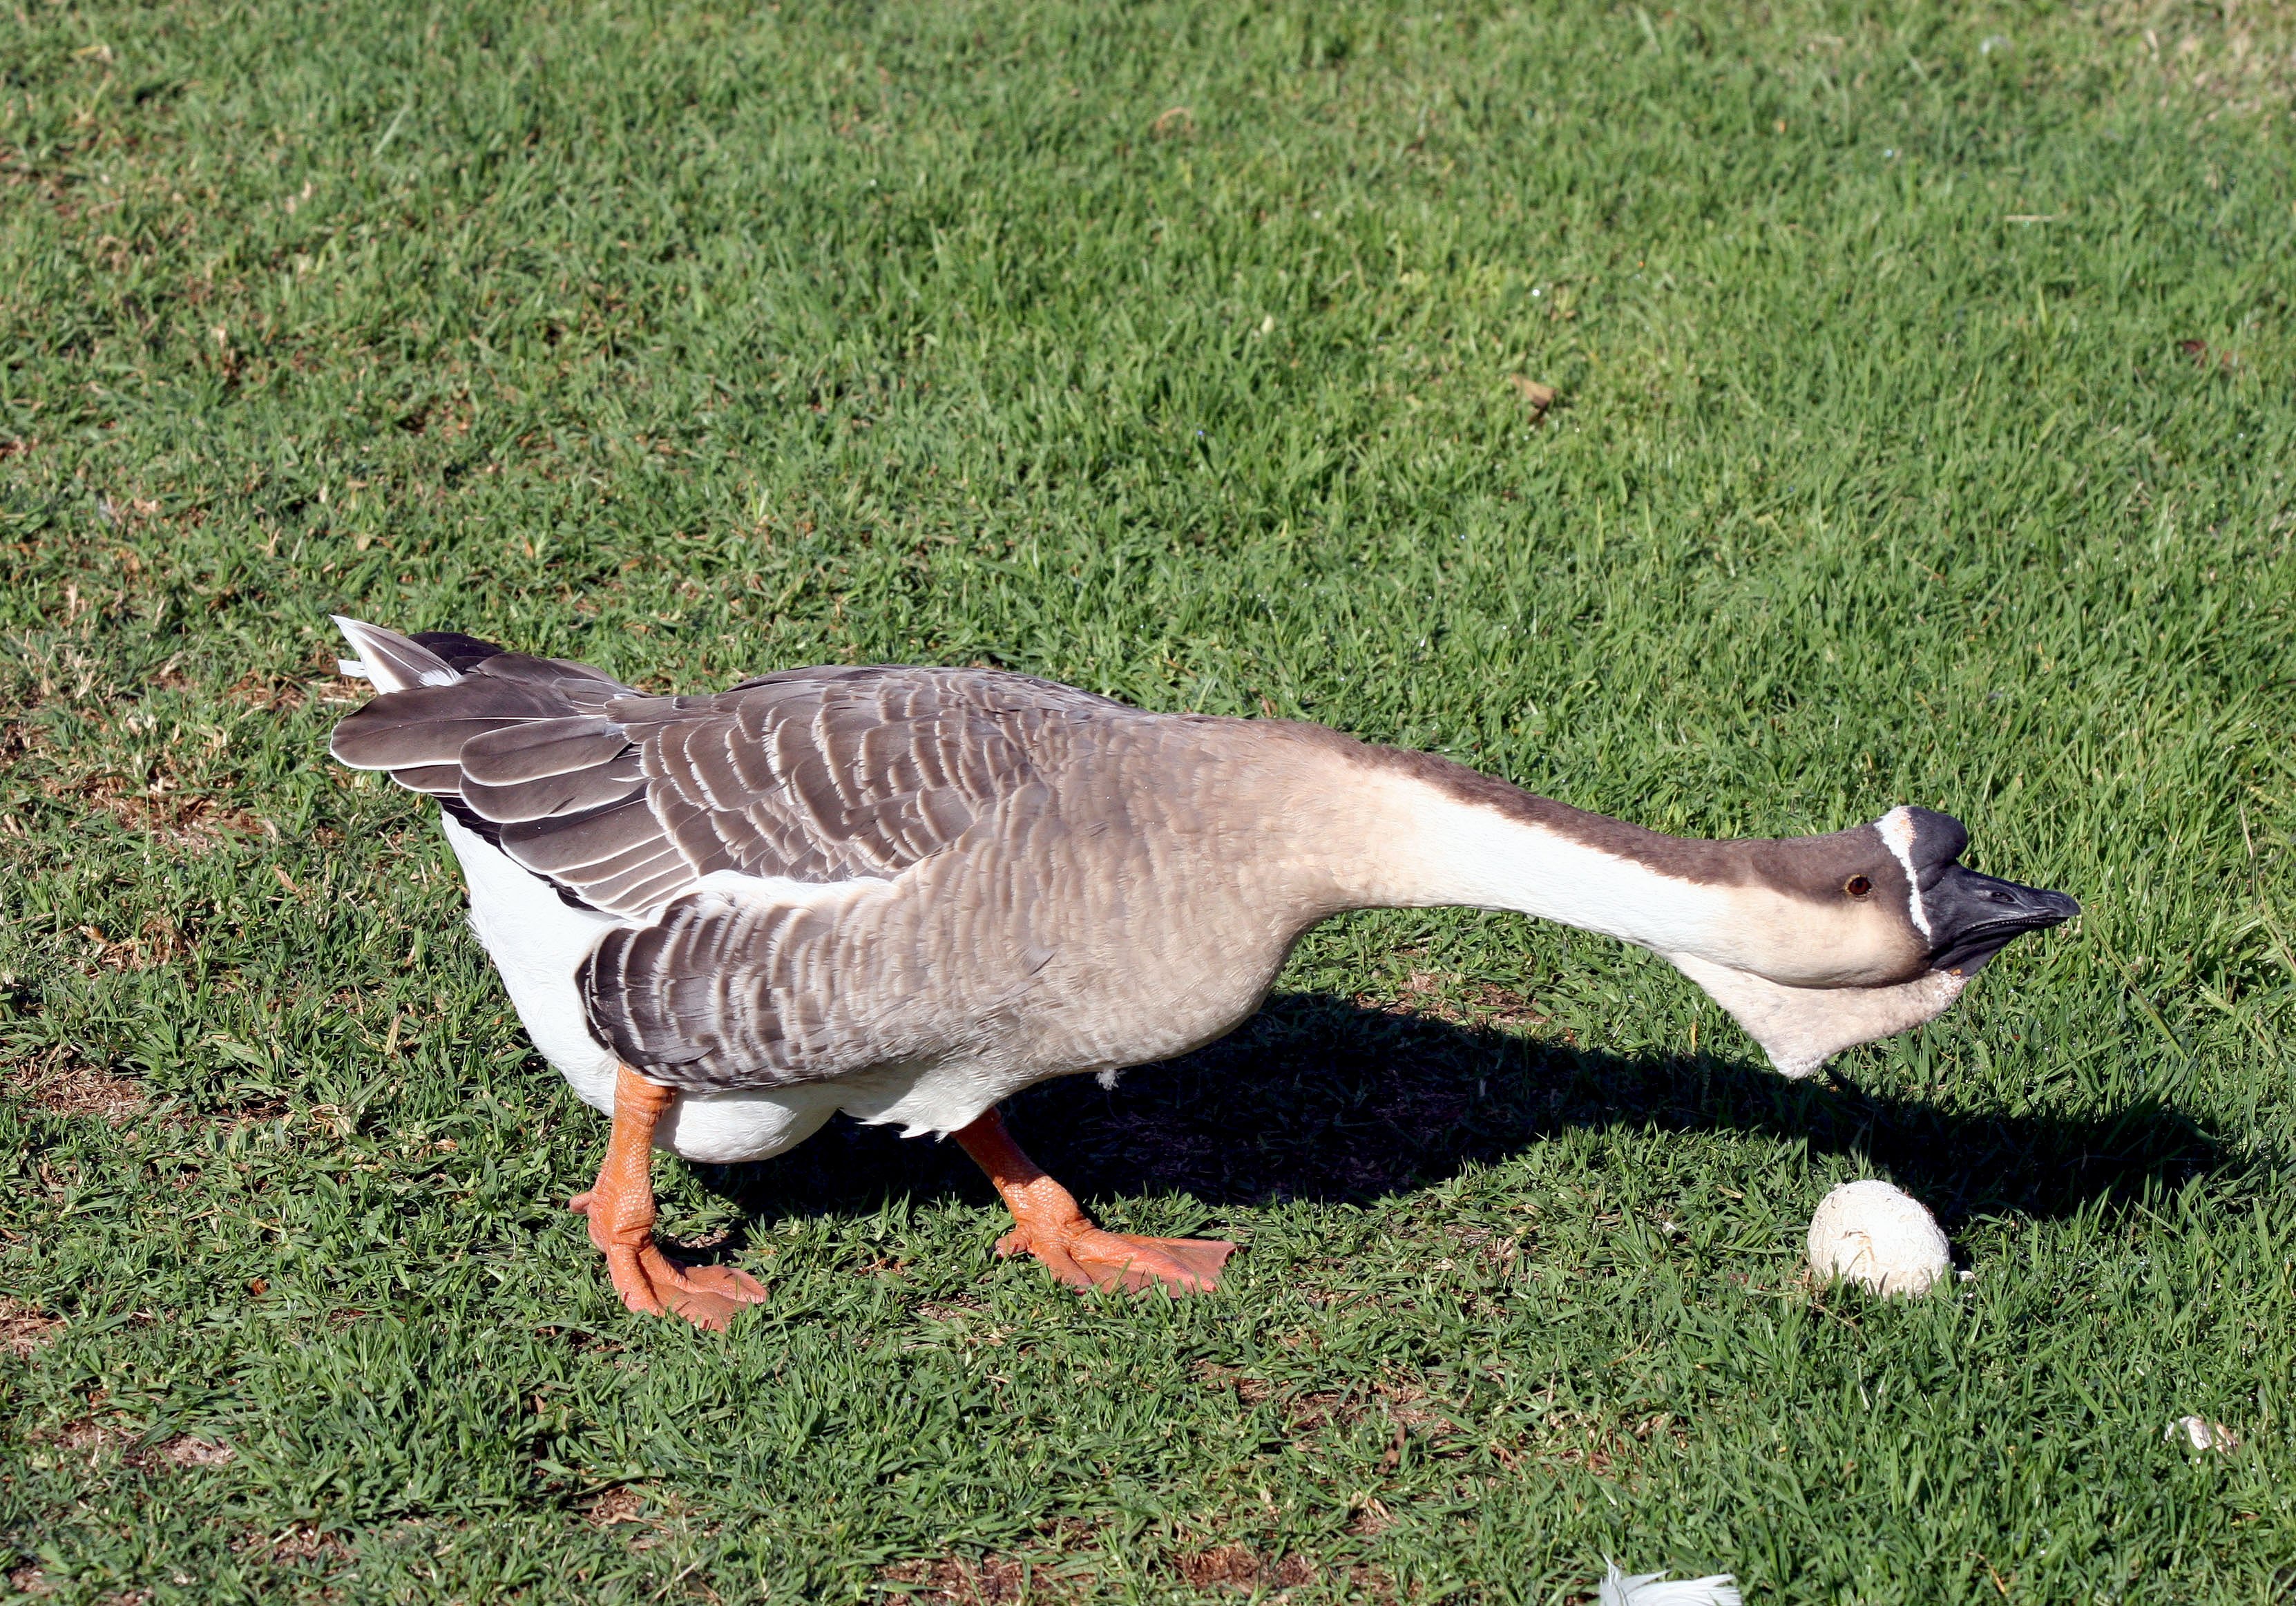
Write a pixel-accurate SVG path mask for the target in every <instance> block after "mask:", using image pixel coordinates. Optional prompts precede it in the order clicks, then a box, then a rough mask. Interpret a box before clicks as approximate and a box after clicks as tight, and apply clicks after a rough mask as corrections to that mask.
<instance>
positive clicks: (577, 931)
mask: <svg viewBox="0 0 2296 1606" xmlns="http://www.w3.org/2000/svg"><path fill="white" fill-rule="evenodd" d="M439 823H440V825H441V826H442V828H443V829H444V830H445V831H446V833H447V843H448V845H449V846H451V847H452V848H454V850H455V857H456V858H458V859H460V860H461V861H462V864H463V878H464V880H465V881H468V883H469V885H470V889H471V930H474V931H476V932H477V933H478V937H479V941H480V944H481V945H482V946H484V947H485V948H486V950H487V956H488V958H490V959H492V960H493V961H494V963H495V969H496V971H498V972H499V973H500V974H501V976H502V980H503V987H504V990H505V991H506V992H508V993H509V994H510V1001H511V1004H512V1007H514V1008H515V1009H516V1010H517V1011H518V1018H519V1020H520V1021H521V1024H523V1025H524V1026H525V1028H526V1035H527V1037H529V1039H531V1040H532V1042H533V1044H534V1046H535V1049H536V1050H537V1052H538V1053H540V1054H541V1055H542V1057H543V1058H544V1059H545V1060H547V1061H550V1063H551V1065H552V1067H553V1069H556V1070H557V1072H558V1074H559V1075H560V1076H562V1077H565V1078H566V1081H567V1084H568V1086H571V1087H572V1088H573V1089H574V1092H575V1094H576V1096H578V1098H580V1099H581V1101H582V1102H584V1103H586V1104H587V1105H589V1106H590V1107H591V1108H592V1109H594V1110H599V1111H601V1112H602V1113H603V1114H607V1115H611V1114H612V1113H613V1111H614V1076H615V1071H616V1069H617V1067H616V1064H615V1061H614V1056H613V1053H612V1052H611V1050H609V1049H607V1048H606V1047H605V1046H604V1045H602V1044H600V1043H599V1041H598V1040H597V1038H595V1037H593V1036H591V1034H590V1023H589V1018H588V1015H587V1012H586V1011H585V1010H584V1009H583V1007H582V996H581V993H580V991H579V990H578V988H577V987H575V985H574V978H575V973H576V972H577V971H579V970H580V969H581V965H582V961H583V960H584V959H585V958H586V957H587V956H588V955H589V953H590V950H591V949H593V948H594V947H596V946H598V939H599V938H601V937H603V936H604V935H605V933H606V932H607V931H608V930H611V928H612V927H614V926H616V925H619V924H620V923H621V922H619V921H617V920H615V919H614V918H613V917H612V916H611V915H607V914H598V913H597V912H595V911H594V910H590V909H578V908H575V907H574V906H573V905H570V904H568V903H566V902H565V901H564V900H563V899H562V898H560V897H559V896H558V894H557V893H556V892H555V891H554V890H553V889H552V888H551V887H550V885H549V883H548V882H546V881H543V880H542V878H541V877H539V876H537V875H535V874H533V873H530V872H529V871H528V870H526V869H524V868H523V867H521V865H519V864H516V863H514V862H513V861H512V859H511V858H510V856H508V855H506V854H504V852H503V851H502V850H501V849H500V848H496V847H495V846H493V845H492V844H491V843H489V842H488V841H487V840H486V839H485V838H484V837H481V836H480V835H479V834H478V833H477V832H473V831H471V830H469V829H468V828H467V827H465V826H463V825H461V824H458V823H455V820H454V819H453V818H452V817H450V816H448V815H443V814H442V815H440V816H439ZM711 879H712V881H723V880H725V879H726V873H723V872H720V873H719V874H718V875H717V876H716V877H713V878H711ZM1032 1079H1033V1078H1014V1077H990V1076H984V1075H983V1074H981V1071H980V1068H978V1067H973V1066H969V1065H962V1064H949V1063H943V1064H939V1065H935V1066H931V1067H930V1068H927V1067H913V1066H888V1067H885V1068H884V1069H879V1070H873V1071H865V1072H862V1073H861V1074H859V1075H857V1076H853V1077H840V1079H838V1080H837V1081H834V1082H813V1083H807V1084H803V1085H800V1086H794V1087H782V1088H758V1089H751V1090H747V1091H743V1092H740V1093H707V1094H693V1093H689V1094H680V1095H679V1097H678V1099H677V1101H676V1102H675V1103H673V1104H672V1105H670V1107H669V1111H668V1114H667V1115H665V1116H664V1117H663V1118H662V1119H661V1122H660V1125H659V1126H657V1127H655V1128H654V1135H653V1141H654V1146H655V1147H656V1148H660V1149H667V1150H668V1151H670V1152H671V1153H673V1154H676V1155H680V1156H683V1157H684V1158H685V1159H693V1160H701V1161H704V1162H706V1163H709V1164H713V1165H727V1164H732V1163H734V1162H735V1161H739V1160H752V1159H768V1158H770V1157H771V1156H773V1155H775V1154H779V1153H781V1152H782V1151H783V1150H785V1149H791V1148H794V1147H795V1146H796V1145H798V1144H799V1143H803V1142H804V1141H805V1140H806V1139H807V1138H808V1137H811V1136H812V1135H814V1133H816V1131H818V1130H820V1128H821V1126H822V1123H823V1122H824V1121H826V1120H828V1119H829V1118H830V1117H831V1116H832V1115H833V1114H835V1113H836V1112H837V1110H839V1109H840V1108H842V1109H844V1110H846V1112H847V1113H848V1114H849V1115H851V1116H853V1117H854V1118H856V1119H858V1120H862V1121H866V1122H869V1123H871V1124H875V1123H877V1122H881V1121H891V1122H898V1123H899V1124H900V1125H901V1126H902V1127H904V1128H905V1129H906V1132H907V1133H908V1134H909V1135H912V1136H914V1135H916V1134H918V1133H920V1132H952V1131H955V1129H956V1128H957V1127H963V1126H964V1125H965V1124H966V1123H968V1122H970V1121H971V1120H972V1119H973V1118H975V1117H976V1116H978V1115H980V1113H981V1112H982V1111H983V1110H987V1109H988V1108H989V1107H990V1106H991V1105H993V1104H995V1103H996V1102H997V1101H998V1100H1000V1099H1003V1098H1005V1097H1007V1096H1009V1095H1010V1094H1013V1093H1014V1092H1016V1091H1018V1088H1019V1086H1025V1085H1026V1083H1027V1081H1028V1080H1032Z"/></svg>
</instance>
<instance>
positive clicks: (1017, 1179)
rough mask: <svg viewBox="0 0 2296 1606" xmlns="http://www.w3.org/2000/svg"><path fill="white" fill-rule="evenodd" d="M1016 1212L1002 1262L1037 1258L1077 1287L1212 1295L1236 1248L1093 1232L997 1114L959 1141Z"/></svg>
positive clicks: (1001, 1243)
mask: <svg viewBox="0 0 2296 1606" xmlns="http://www.w3.org/2000/svg"><path fill="white" fill-rule="evenodd" d="M954 1136H955V1139H956V1141H957V1142H958V1143H961V1144H963V1145H964V1151H965V1152H966V1153H967V1154H970V1155H971V1156H972V1158H973V1159H974V1160H975V1161H976V1162H978V1163H979V1165H980V1168H981V1169H982V1170H983V1171H986V1172H987V1173H988V1180H989V1181H990V1182H992V1183H995V1184H996V1192H998V1193H999V1194H1001V1195H1002V1196H1003V1198H1004V1200H1005V1205H1006V1207H1007V1208H1008V1209H1011V1210H1012V1212H1013V1230H1012V1231H1011V1232H1009V1233H1005V1236H1004V1237H1002V1238H999V1239H998V1240H997V1241H996V1253H997V1254H998V1255H999V1256H1012V1255H1033V1256H1035V1257H1036V1258H1037V1259H1039V1260H1041V1261H1043V1262H1044V1263H1045V1267H1046V1270H1048V1271H1050V1272H1051V1273H1052V1274H1053V1275H1054V1276H1055V1277H1058V1278H1059V1279H1060V1280H1061V1281H1062V1282H1065V1283H1067V1284H1068V1285H1069V1286H1070V1288H1121V1289H1123V1290H1124V1291H1126V1292H1127V1293H1135V1292H1137V1291H1140V1290H1141V1289H1144V1288H1152V1287H1154V1286H1156V1285H1158V1284H1161V1285H1162V1286H1164V1287H1165V1288H1167V1289H1169V1290H1170V1291H1172V1292H1174V1293H1186V1294H1195V1293H1207V1294H1208V1293H1210V1292H1211V1291H1212V1290H1214V1289H1215V1288H1218V1286H1219V1279H1220V1268H1221V1267H1222V1266H1225V1265H1226V1264H1227V1258H1228V1257H1229V1256H1230V1255H1233V1254H1234V1253H1235V1245H1234V1244H1232V1243H1227V1242H1224V1241H1219V1240H1218V1239H1210V1238H1136V1237H1133V1236H1132V1235H1130V1234H1128V1233H1110V1232H1105V1231H1103V1230H1102V1229H1101V1228H1100V1227H1097V1226H1095V1225H1093V1220H1092V1217H1089V1216H1087V1215H1086V1214H1085V1213H1084V1211H1083V1210H1082V1209H1079V1208H1078V1204H1077V1201H1076V1199H1075V1196H1074V1195H1072V1194H1071V1193H1070V1192H1069V1191H1068V1190H1067V1189H1066V1188H1063V1187H1062V1186H1061V1184H1058V1183H1056V1182H1054V1180H1053V1179H1052V1178H1051V1177H1049V1176H1046V1175H1045V1173H1044V1172H1043V1171H1042V1170H1041V1169H1039V1168H1038V1167H1037V1163H1036V1161H1034V1160H1032V1159H1029V1157H1028V1156H1027V1155H1026V1154H1023V1153H1022V1152H1021V1145H1020V1144H1018V1143H1014V1142H1013V1135H1012V1134H1011V1133H1009V1132H1007V1131H1005V1123H1004V1121H1003V1119H1002V1118H1000V1117H999V1116H998V1115H997V1113H996V1111H995V1110H989V1111H988V1113H987V1114H985V1115H983V1116H981V1117H980V1119H978V1120H976V1121H974V1122H973V1123H972V1125H971V1126H969V1127H964V1128H963V1129H961V1130H960V1131H958V1132H956V1133H955V1134H954Z"/></svg>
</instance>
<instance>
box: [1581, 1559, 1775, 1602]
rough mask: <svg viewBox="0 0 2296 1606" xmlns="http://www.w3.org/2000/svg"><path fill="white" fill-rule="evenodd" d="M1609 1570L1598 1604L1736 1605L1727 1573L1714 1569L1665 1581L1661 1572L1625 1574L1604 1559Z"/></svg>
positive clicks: (1735, 1588) (1732, 1587)
mask: <svg viewBox="0 0 2296 1606" xmlns="http://www.w3.org/2000/svg"><path fill="white" fill-rule="evenodd" d="M1603 1565H1604V1566H1605V1567H1607V1568H1608V1569H1610V1571H1609V1573H1608V1575H1607V1576H1606V1577H1604V1578H1603V1588H1602V1592H1601V1594H1600V1595H1599V1596H1598V1597H1597V1598H1598V1600H1599V1601H1600V1603H1601V1606H1740V1602H1739V1599H1738V1589H1737V1586H1736V1584H1735V1583H1734V1581H1733V1580H1732V1577H1731V1576H1730V1575H1729V1574H1728V1573H1726V1572H1718V1573H1716V1574H1714V1575H1713V1576H1712V1577H1705V1578H1677V1579H1676V1580H1675V1581H1674V1582H1673V1583H1671V1584H1669V1583H1667V1582H1666V1581H1665V1580H1666V1575H1665V1574H1664V1573H1662V1572H1645V1573H1638V1574H1636V1576H1634V1577H1628V1576H1627V1575H1626V1574H1625V1573H1622V1572H1620V1570H1619V1564H1618V1563H1617V1562H1615V1561H1605V1562H1604V1563H1603Z"/></svg>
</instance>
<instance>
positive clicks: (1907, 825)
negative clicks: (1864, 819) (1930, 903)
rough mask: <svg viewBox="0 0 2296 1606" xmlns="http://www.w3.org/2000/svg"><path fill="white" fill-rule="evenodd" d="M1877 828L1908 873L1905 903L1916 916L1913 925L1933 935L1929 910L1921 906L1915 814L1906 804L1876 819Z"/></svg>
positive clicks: (1924, 935)
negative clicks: (1915, 870)
mask: <svg viewBox="0 0 2296 1606" xmlns="http://www.w3.org/2000/svg"><path fill="white" fill-rule="evenodd" d="M1874 830H1876V831H1878V832H1881V833H1882V841H1884V842H1886V843H1887V844H1889V848H1890V852H1891V853H1893V854H1895V855H1897V856H1898V865H1899V867H1900V868H1902V869H1903V870H1904V871H1905V873H1906V904H1907V912H1908V913H1909V914H1912V915H1913V917H1914V924H1915V927H1916V928H1918V929H1919V930H1920V931H1921V934H1922V935H1923V937H1927V936H1929V935H1930V912H1929V911H1928V910H1927V909H1924V908H1923V907H1922V883H1921V881H1920V879H1919V878H1918V877H1916V876H1915V874H1914V813H1913V810H1911V809H1909V808H1907V807H1905V806H1904V805H1903V804H1900V805H1898V807H1895V808H1893V809H1891V810H1890V812H1889V813H1888V814H1885V815H1882V817H1881V818H1880V819H1878V820H1876V821H1874Z"/></svg>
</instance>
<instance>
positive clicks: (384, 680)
mask: <svg viewBox="0 0 2296 1606" xmlns="http://www.w3.org/2000/svg"><path fill="white" fill-rule="evenodd" d="M335 628H336V629H338V630H340V631H341V632H342V633H343V639H344V640H345V641H347V642H348V643H350V644H351V651H354V652H356V653H357V654H358V656H357V658H347V659H343V660H340V665H339V667H340V668H341V670H342V672H343V673H344V674H346V675H351V676H357V677H358V678H360V679H362V680H371V681H373V683H374V689H375V690H376V691H378V692H404V691H406V690H408V689H409V688H411V687H414V686H451V685H453V684H455V682H456V681H458V680H460V679H462V678H463V675H462V671H461V670H460V669H459V668H456V667H455V665H454V664H452V663H449V662H448V661H447V660H446V659H444V658H441V657H439V654H438V653H436V652H434V651H431V650H430V648H429V647H426V646H424V645H423V644H422V643H421V642H419V641H416V640H415V639H414V637H412V636H407V635H399V634H398V631H396V630H385V629H384V628H383V627H381V626H380V625H370V624H368V623H367V622H366V621H365V620H364V619H345V618H344V617H343V616H342V615H341V614H340V613H339V614H337V615H335ZM465 639H467V638H465ZM473 644H474V645H483V644H484V643H473ZM480 656H481V657H483V656H484V654H481V655H480ZM471 661H473V662H475V661H477V660H475V659H474V660H471Z"/></svg>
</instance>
